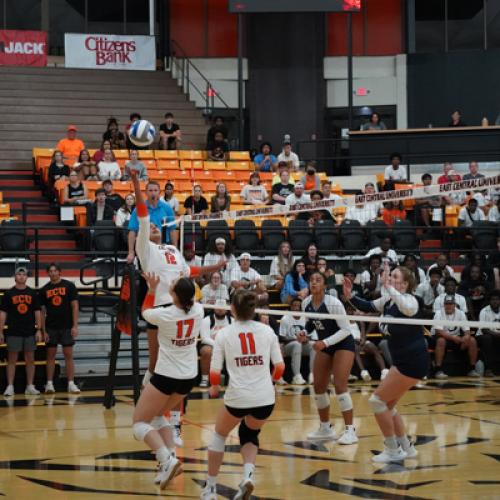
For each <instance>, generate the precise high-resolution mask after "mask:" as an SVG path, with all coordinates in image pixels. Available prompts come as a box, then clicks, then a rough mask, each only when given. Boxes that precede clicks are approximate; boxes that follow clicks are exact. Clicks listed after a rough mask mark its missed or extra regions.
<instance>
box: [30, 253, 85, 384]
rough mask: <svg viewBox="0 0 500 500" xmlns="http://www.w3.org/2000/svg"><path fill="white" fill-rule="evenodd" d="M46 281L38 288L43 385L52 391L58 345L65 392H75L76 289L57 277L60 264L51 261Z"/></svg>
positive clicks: (70, 283)
mask: <svg viewBox="0 0 500 500" xmlns="http://www.w3.org/2000/svg"><path fill="white" fill-rule="evenodd" d="M47 274H48V275H49V280H50V281H49V282H48V283H47V284H46V285H45V286H44V287H43V288H42V289H41V290H40V293H39V297H40V304H41V306H42V315H41V325H42V332H43V335H44V340H45V345H46V346H47V384H46V385H45V393H49V394H50V393H54V392H56V391H55V388H54V382H53V381H54V372H55V367H56V353H57V346H58V345H59V344H60V345H61V346H62V351H63V354H64V365H65V367H66V377H67V379H68V392H70V393H72V394H79V393H80V389H79V388H78V386H77V385H76V384H75V362H74V360H73V346H74V345H75V340H76V337H77V336H78V291H77V289H76V286H75V285H74V284H73V282H72V281H68V280H65V279H62V278H61V267H60V266H59V265H58V264H55V263H54V262H53V263H51V264H49V265H48V266H47Z"/></svg>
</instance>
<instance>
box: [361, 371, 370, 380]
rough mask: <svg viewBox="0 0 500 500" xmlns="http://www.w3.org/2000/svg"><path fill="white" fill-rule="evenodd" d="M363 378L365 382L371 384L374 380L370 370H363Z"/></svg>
mask: <svg viewBox="0 0 500 500" xmlns="http://www.w3.org/2000/svg"><path fill="white" fill-rule="evenodd" d="M361 378H362V379H363V380H364V381H365V382H370V380H371V379H372V378H371V376H370V373H369V372H368V370H361Z"/></svg>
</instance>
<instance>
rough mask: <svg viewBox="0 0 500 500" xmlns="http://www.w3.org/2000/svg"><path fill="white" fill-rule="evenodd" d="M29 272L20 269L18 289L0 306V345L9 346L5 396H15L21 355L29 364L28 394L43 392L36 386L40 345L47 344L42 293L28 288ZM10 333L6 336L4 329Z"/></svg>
mask: <svg viewBox="0 0 500 500" xmlns="http://www.w3.org/2000/svg"><path fill="white" fill-rule="evenodd" d="M27 279H28V269H27V268H25V267H23V266H20V267H18V268H17V269H16V271H15V274H14V282H15V284H14V286H13V287H12V288H10V289H9V290H7V291H6V292H5V293H4V295H3V298H2V304H1V305H0V344H3V343H4V342H6V343H7V387H6V389H5V392H4V393H3V395H4V396H14V379H15V376H16V363H17V358H18V356H19V353H20V352H23V353H24V362H25V365H26V390H25V392H24V393H25V394H29V395H37V394H40V392H39V391H38V390H37V389H36V388H35V386H34V385H33V380H34V376H35V356H34V351H35V349H36V343H37V342H43V336H42V331H41V325H42V323H41V316H40V304H39V300H38V293H37V292H36V290H33V289H32V288H30V287H29V286H27V285H26V281H27ZM5 326H7V332H6V335H5V336H4V328H5Z"/></svg>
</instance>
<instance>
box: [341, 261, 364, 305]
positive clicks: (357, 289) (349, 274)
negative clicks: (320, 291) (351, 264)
mask: <svg viewBox="0 0 500 500" xmlns="http://www.w3.org/2000/svg"><path fill="white" fill-rule="evenodd" d="M356 276H357V275H356V272H355V271H354V270H353V269H347V270H345V271H344V279H345V280H346V279H347V280H349V281H350V282H351V283H352V292H351V296H354V295H358V296H359V297H363V288H362V287H361V285H359V284H358V283H356ZM335 289H336V290H337V297H338V298H339V300H340V301H341V302H342V304H344V307H345V306H346V305H347V300H346V298H345V296H344V289H343V285H337V286H336V287H335Z"/></svg>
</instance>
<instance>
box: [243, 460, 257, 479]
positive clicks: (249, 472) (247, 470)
mask: <svg viewBox="0 0 500 500" xmlns="http://www.w3.org/2000/svg"><path fill="white" fill-rule="evenodd" d="M243 471H244V478H245V479H250V478H251V477H252V476H253V473H254V471H255V465H254V464H251V463H247V464H243Z"/></svg>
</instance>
